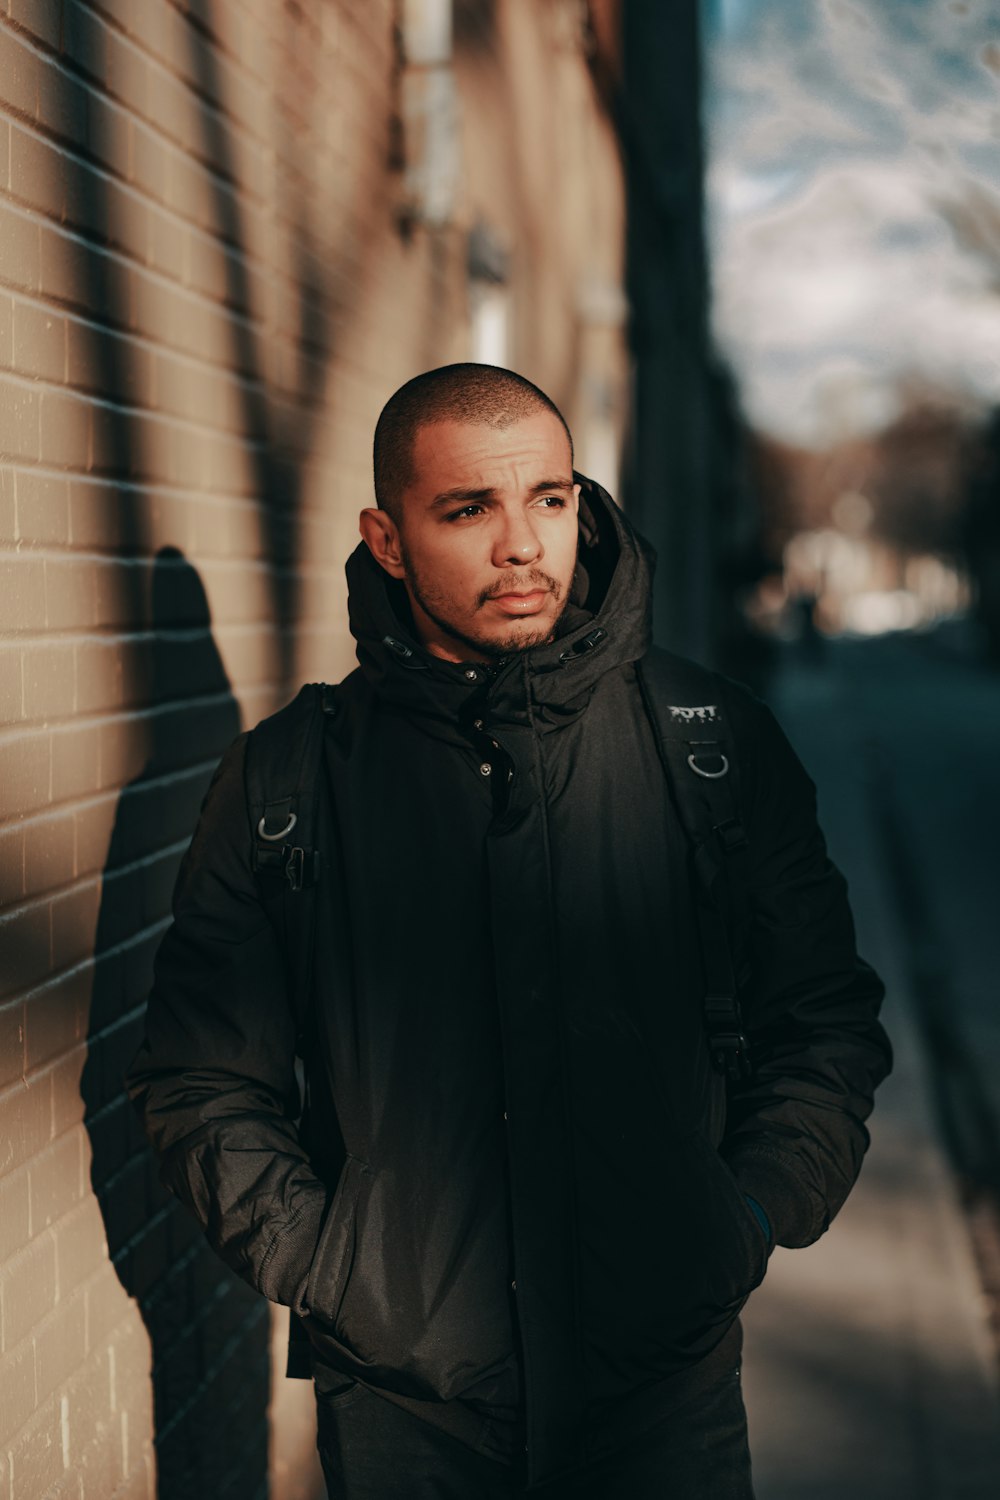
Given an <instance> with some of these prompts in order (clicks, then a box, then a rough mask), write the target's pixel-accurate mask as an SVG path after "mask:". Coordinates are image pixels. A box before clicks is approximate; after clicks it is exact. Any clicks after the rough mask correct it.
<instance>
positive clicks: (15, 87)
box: [0, 27, 41, 119]
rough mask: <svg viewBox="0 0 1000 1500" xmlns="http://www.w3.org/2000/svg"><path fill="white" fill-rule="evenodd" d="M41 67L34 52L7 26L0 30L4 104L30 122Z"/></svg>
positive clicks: (34, 110)
mask: <svg viewBox="0 0 1000 1500" xmlns="http://www.w3.org/2000/svg"><path fill="white" fill-rule="evenodd" d="M40 73H41V68H40V66H39V59H38V56H37V54H36V53H34V52H33V51H32V50H31V48H30V47H29V46H28V45H27V43H26V42H25V41H23V40H22V39H21V37H19V36H18V35H17V34H16V32H13V31H11V30H10V29H9V28H7V27H2V28H0V78H2V79H3V93H4V102H5V104H7V106H8V107H9V108H10V109H12V110H14V111H15V112H16V113H17V114H22V115H27V116H28V117H29V119H34V118H35V114H36V111H37V108H38V84H39V77H40Z"/></svg>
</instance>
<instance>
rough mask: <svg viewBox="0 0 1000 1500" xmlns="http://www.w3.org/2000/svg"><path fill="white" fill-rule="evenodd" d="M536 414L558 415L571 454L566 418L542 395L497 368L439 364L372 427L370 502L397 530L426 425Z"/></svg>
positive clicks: (495, 421)
mask: <svg viewBox="0 0 1000 1500" xmlns="http://www.w3.org/2000/svg"><path fill="white" fill-rule="evenodd" d="M536 411H548V412H551V413H552V415H553V416H554V417H558V419H559V421H560V422H561V423H562V425H563V430H564V431H565V433H566V437H567V439H568V440H569V451H570V455H571V456H572V453H573V438H572V436H571V434H570V430H569V427H568V426H567V424H566V418H565V417H564V416H563V414H562V412H561V411H560V410H559V408H558V406H556V404H555V402H554V401H550V400H549V398H548V396H546V394H545V392H544V391H540V390H539V389H538V386H537V385H532V383H531V381H530V380H525V378H524V376H523V375H517V374H515V373H514V371H513V370H504V369H502V368H501V367H500V366H499V365H477V364H471V363H466V364H457V365H441V366H440V368H438V369H436V370H427V371H425V372H424V374H423V375H417V376H415V377H414V378H413V379H412V380H408V381H407V382H406V384H405V385H401V386H400V388H399V390H398V391H397V392H396V393H395V395H394V396H390V397H389V400H388V401H387V402H386V404H385V406H384V407H383V408H382V414H381V416H380V417H379V419H378V422H377V424H376V427H375V445H374V455H373V456H374V462H375V498H376V500H377V501H378V504H379V507H380V509H382V510H384V511H388V513H389V515H390V516H391V517H392V519H393V520H394V521H395V522H396V524H397V526H398V525H399V522H400V520H401V517H402V507H401V505H400V497H401V496H402V494H403V491H404V490H405V489H407V488H408V486H409V485H411V484H412V483H413V479H414V470H413V442H414V439H415V438H416V435H417V432H418V431H419V429H420V428H421V427H425V426H426V425H427V424H428V423H429V422H468V423H469V424H470V425H477V424H483V425H484V426H487V427H500V428H503V427H510V426H512V425H513V423H515V422H520V421H521V420H522V419H523V418H525V417H529V416H531V414H532V413H533V412H536Z"/></svg>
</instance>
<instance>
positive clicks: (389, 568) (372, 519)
mask: <svg viewBox="0 0 1000 1500" xmlns="http://www.w3.org/2000/svg"><path fill="white" fill-rule="evenodd" d="M358 527H359V530H360V532H361V535H362V538H363V539H364V542H365V545H366V546H367V548H368V551H369V552H370V553H371V555H372V557H374V559H375V561H376V562H377V563H379V564H380V565H381V566H382V567H383V568H384V569H385V571H386V572H387V573H388V574H389V576H390V577H392V578H402V577H403V576H404V574H405V571H406V570H405V569H404V567H403V551H402V548H401V547H400V545H399V529H398V527H397V526H396V523H395V521H394V520H393V519H392V517H391V516H390V514H389V512H388V511H387V510H374V509H372V508H369V509H367V510H363V511H362V512H361V514H360V516H359V517H358Z"/></svg>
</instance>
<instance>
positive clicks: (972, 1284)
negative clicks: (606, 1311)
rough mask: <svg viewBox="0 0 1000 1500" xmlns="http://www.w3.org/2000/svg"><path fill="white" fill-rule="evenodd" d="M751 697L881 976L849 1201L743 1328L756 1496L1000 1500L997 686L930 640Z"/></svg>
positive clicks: (806, 652)
mask: <svg viewBox="0 0 1000 1500" xmlns="http://www.w3.org/2000/svg"><path fill="white" fill-rule="evenodd" d="M769 696H770V700H771V702H772V705H773V706H774V708H775V709H776V711H777V713H778V715H779V718H780V719H781V720H782V723H783V724H784V726H785V728H786V730H787V732H788V733H789V736H790V738H791V739H792V741H793V743H794V744H795V746H796V748H797V750H798V752H799V754H800V755H801V757H802V758H803V760H804V761H805V763H806V766H807V767H808V769H809V771H810V773H811V774H812V776H813V778H814V780H815V781H816V783H817V785H818V787H819V797H820V816H821V820H822V822H823V826H824V828H825V830H826V833H827V838H828V842H829V844H830V849H831V853H832V856H833V858H834V859H835V860H836V862H837V863H838V864H839V865H840V867H841V869H843V870H844V872H845V874H846V875H847V877H848V880H849V883H850V888H851V895H852V903H853V906H854V910H855V914H856V917H857V921H858V927H859V940H860V947H861V951H862V952H863V953H864V955H865V956H866V957H867V958H869V959H870V961H871V962H872V963H874V964H875V966H876V967H877V968H878V970H879V971H880V972H881V974H882V975H883V977H884V979H885V980H886V984H887V987H888V1000H887V1005H886V1010H885V1020H886V1025H887V1027H888V1029H889V1032H890V1035H891V1037H892V1040H893V1044H894V1047H895V1051H896V1066H895V1071H894V1073H893V1075H892V1077H891V1078H890V1079H889V1081H888V1082H887V1083H886V1084H885V1085H884V1086H883V1088H882V1090H881V1091H880V1093H879V1095H878V1099H877V1103H876V1109H875V1114H874V1116H873V1119H872V1122H871V1124H872V1132H873V1143H872V1147H871V1150H870V1152H869V1155H868V1158H867V1160H866V1163H865V1168H864V1171H863V1173H862V1176H861V1180H860V1183H859V1185H858V1187H857V1189H856V1190H855V1193H854V1194H853V1196H852V1197H851V1199H850V1200H849V1202H848V1204H847V1206H846V1208H845V1209H844V1211H843V1212H842V1214H841V1215H840V1216H839V1217H838V1219H837V1220H836V1222H835V1224H834V1226H833V1228H832V1229H831V1231H830V1232H829V1234H828V1235H826V1236H825V1237H824V1238H823V1239H822V1240H821V1241H820V1242H819V1244H818V1245H816V1246H815V1247H813V1248H811V1249H809V1250H808V1251H806V1252H794V1251H787V1250H778V1251H777V1252H776V1253H775V1255H774V1258H773V1261H772V1264H771V1268H770V1272H769V1276H768V1280H767V1282H766V1283H765V1285H764V1287H763V1288H762V1289H761V1290H760V1292H758V1293H757V1294H756V1295H755V1296H754V1298H753V1299H752V1302H751V1306H750V1309H749V1311H748V1315H747V1317H746V1319H745V1325H746V1357H745V1388H746V1396H747V1406H748V1410H749V1415H750V1436H751V1449H752V1451H753V1454H754V1473H755V1482H756V1489H757V1495H758V1500H834V1497H837V1500H842V1497H843V1496H845V1495H848V1494H849V1495H851V1496H852V1500H896V1497H898V1496H900V1495H906V1496H907V1497H911V1500H945V1497H949V1500H950V1497H967V1500H972V1497H983V1500H986V1497H987V1496H989V1497H995V1496H996V1495H997V1493H998V1492H1000V1391H998V1379H997V1372H998V1359H997V1347H998V1346H997V1343H996V1340H995V1337H994V1336H992V1335H991V1333H990V1309H989V1301H988V1299H987V1297H986V1296H985V1295H984V1292H983V1275H984V1266H985V1275H986V1278H987V1280H989V1281H991V1282H993V1284H994V1285H995V1280H994V1278H995V1270H996V1265H997V1234H996V1228H997V1224H998V1220H997V1216H996V1211H995V1204H996V1202H997V1181H998V1166H1000V1154H998V1149H997V1135H996V1129H995V1121H996V1120H997V1119H1000V1015H998V1008H997V1006H996V1001H995V996H996V976H997V974H998V972H1000V921H998V903H997V887H998V880H997V858H998V853H997V851H998V848H1000V799H998V797H997V788H996V771H997V766H998V765H1000V677H998V676H997V675H996V674H995V673H994V674H992V675H991V674H990V673H989V672H988V671H987V670H986V668H985V666H984V665H982V664H981V662H980V661H979V659H978V658H977V655H976V653H975V651H974V649H973V643H972V641H971V638H970V636H969V635H968V634H967V633H966V628H965V627H964V626H963V625H961V624H947V625H943V626H941V627H939V628H938V629H937V630H936V631H934V632H932V633H928V634H911V635H903V634H900V635H890V636H883V637H880V638H875V639H872V640H868V641H849V642H832V643H831V642H822V641H817V642H815V643H814V644H813V645H807V646H805V647H796V648H789V650H788V654H787V657H786V659H785V661H784V664H783V667H782V670H781V672H780V673H779V676H778V680H777V682H776V684H775V687H774V690H773V691H772V692H771V694H770V695H769ZM956 1164H957V1167H956ZM960 1193H963V1194H964V1195H965V1197H966V1198H967V1200H971V1201H972V1203H973V1207H974V1213H973V1215H972V1216H970V1214H969V1213H967V1212H966V1211H965V1209H963V1207H962V1204H961V1201H960ZM973 1222H974V1223H975V1239H976V1246H975V1248H974V1245H973V1235H972V1233H971V1232H970V1224H971V1223H973ZM977 1260H978V1263H977ZM991 1261H992V1264H991Z"/></svg>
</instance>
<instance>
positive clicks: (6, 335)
mask: <svg viewBox="0 0 1000 1500" xmlns="http://www.w3.org/2000/svg"><path fill="white" fill-rule="evenodd" d="M2 145H3V125H2V123H0V150H2ZM2 165H3V164H2V162H0V171H2ZM13 364H14V299H13V297H11V296H10V295H9V294H8V293H7V292H0V368H3V369H4V370H10V369H12V368H13Z"/></svg>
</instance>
